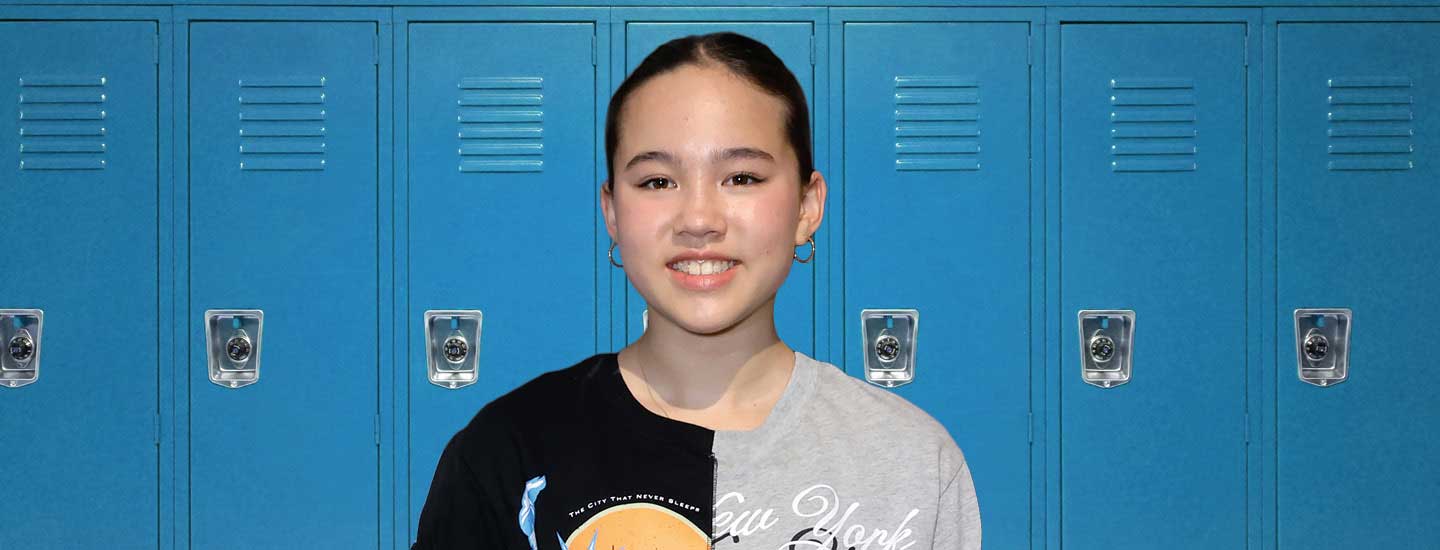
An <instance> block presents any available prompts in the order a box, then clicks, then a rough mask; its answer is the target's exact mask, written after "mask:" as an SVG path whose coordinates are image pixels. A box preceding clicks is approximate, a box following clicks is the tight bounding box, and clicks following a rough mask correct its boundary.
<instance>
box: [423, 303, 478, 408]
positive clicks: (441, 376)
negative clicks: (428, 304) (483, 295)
mask: <svg viewBox="0 0 1440 550" xmlns="http://www.w3.org/2000/svg"><path fill="white" fill-rule="evenodd" d="M483 317H484V316H483V314H482V313H481V312H480V310H478V309H432V310H429V311H426V312H425V342H426V353H425V357H426V359H425V368H426V372H427V378H428V379H429V380H430V383H431V384H435V385H436V386H440V387H442V388H445V389H450V390H458V389H460V388H463V387H465V386H469V385H471V384H474V383H475V381H476V380H477V379H478V376H479V370H480V323H481V321H482V320H483Z"/></svg>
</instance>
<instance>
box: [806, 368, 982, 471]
mask: <svg viewBox="0 0 1440 550" xmlns="http://www.w3.org/2000/svg"><path fill="white" fill-rule="evenodd" d="M799 357H800V358H799V361H801V362H806V361H808V362H809V363H810V364H809V365H808V367H809V368H812V369H814V370H815V390H816V391H814V392H813V393H812V395H811V397H810V399H811V400H812V406H810V407H807V408H809V409H811V411H812V412H813V413H818V414H819V415H820V416H821V417H822V418H824V420H819V421H821V422H835V423H839V425H838V426H836V428H838V429H841V430H843V431H844V432H847V433H852V434H866V435H872V436H873V440H872V441H873V443H874V444H876V445H880V446H885V447H887V448H889V449H892V450H893V451H892V452H906V451H913V452H915V453H917V454H918V455H927V458H929V459H930V460H934V461H937V462H938V463H939V465H940V470H941V471H942V472H946V471H952V472H953V471H955V470H957V469H959V467H960V466H961V465H962V464H963V463H964V460H965V457H964V453H963V452H962V451H961V449H960V446H959V445H958V444H957V443H956V442H955V439H954V438H953V437H951V435H950V430H949V429H947V428H946V427H945V425H944V424H942V423H941V422H940V421H939V420H936V419H935V417H934V416H932V415H931V414H930V413H928V412H926V411H925V410H924V409H921V408H920V407H919V406H917V405H915V404H914V403H911V402H910V400H908V399H905V398H904V397H902V396H901V395H900V394H898V393H896V392H894V391H893V390H889V389H885V388H881V387H879V386H875V385H873V384H870V383H868V382H865V381H864V380H860V379H859V378H855V377H853V376H850V375H849V374H846V373H845V371H844V370H842V369H841V368H840V367H838V366H836V365H834V364H831V363H828V362H824V361H818V360H815V359H811V358H810V357H808V356H805V355H804V354H799ZM817 420H818V419H817ZM917 458H918V456H917Z"/></svg>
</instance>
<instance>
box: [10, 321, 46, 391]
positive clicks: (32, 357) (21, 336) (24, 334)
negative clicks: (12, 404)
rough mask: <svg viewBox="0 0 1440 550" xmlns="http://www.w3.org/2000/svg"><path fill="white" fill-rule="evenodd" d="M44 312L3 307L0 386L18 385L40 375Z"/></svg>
mask: <svg viewBox="0 0 1440 550" xmlns="http://www.w3.org/2000/svg"><path fill="white" fill-rule="evenodd" d="M44 322H45V312H43V311H40V310H38V309H0V343H3V345H4V346H5V348H4V350H3V351H0V386H3V387H6V388H18V387H21V386H28V385H30V384H33V383H35V381H36V380H39V379H40V333H41V328H43V327H42V325H43V324H44Z"/></svg>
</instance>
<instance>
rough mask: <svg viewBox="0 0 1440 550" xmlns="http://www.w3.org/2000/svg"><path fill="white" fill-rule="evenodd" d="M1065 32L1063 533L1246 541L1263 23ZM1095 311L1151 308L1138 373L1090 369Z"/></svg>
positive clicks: (1144, 540) (1100, 543)
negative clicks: (1100, 378)
mask: <svg viewBox="0 0 1440 550" xmlns="http://www.w3.org/2000/svg"><path fill="white" fill-rule="evenodd" d="M1059 34H1060V44H1059V48H1060V52H1059V65H1060V66H1059V78H1060V81H1059V86H1060V88H1059V89H1060V94H1059V98H1058V101H1059V124H1060V127H1059V128H1052V131H1058V132H1059V151H1058V159H1059V193H1060V197H1059V205H1060V211H1059V213H1058V223H1059V224H1060V229H1059V239H1060V241H1059V243H1058V246H1059V254H1060V265H1059V273H1060V275H1059V277H1060V280H1059V288H1060V290H1059V292H1060V297H1059V303H1058V304H1055V306H1054V307H1052V308H1050V312H1051V315H1054V316H1055V317H1054V319H1055V322H1056V323H1058V325H1057V326H1058V330H1059V331H1060V336H1061V339H1060V349H1059V353H1060V358H1059V362H1058V364H1059V366H1060V369H1061V370H1060V373H1059V376H1060V402H1059V403H1058V404H1056V406H1058V407H1059V408H1060V411H1059V412H1060V416H1059V419H1060V420H1059V421H1060V426H1059V431H1060V476H1061V479H1060V484H1061V486H1060V488H1059V490H1060V510H1061V514H1062V517H1061V519H1060V525H1061V537H1062V540H1063V543H1064V545H1065V547H1066V548H1067V549H1086V548H1172V549H1197V550H1199V549H1214V548H1243V547H1244V546H1245V544H1246V538H1245V537H1246V530H1245V526H1246V502H1247V501H1246V470H1245V467H1246V451H1245V430H1246V417H1245V414H1246V373H1247V372H1248V370H1247V355H1246V342H1247V330H1246V311H1247V302H1246V300H1247V297H1246V265H1247V264H1246V242H1247V241H1246V223H1247V218H1246V200H1247V193H1246V188H1247V187H1246V186H1247V175H1246V174H1247V172H1246V164H1245V159H1246V158H1247V157H1246V143H1247V139H1246V136H1247V134H1246V117H1247V112H1248V111H1247V99H1246V86H1247V84H1246V82H1247V81H1246V71H1247V69H1246V60H1245V34H1246V29H1245V25H1244V24H1243V23H1145V24H1088V23H1067V24H1064V25H1062V26H1061V28H1060V33H1059ZM1052 74H1053V73H1052ZM1081 310H1132V311H1134V314H1135V319H1134V321H1135V322H1134V325H1133V326H1134V332H1133V338H1134V340H1133V343H1134V345H1133V348H1132V349H1133V370H1132V372H1131V376H1132V377H1131V379H1130V380H1129V382H1128V383H1124V384H1120V385H1114V386H1112V387H1109V388H1105V387H1102V386H1098V385H1090V384H1088V383H1087V381H1086V380H1085V379H1084V378H1083V377H1082V375H1081V369H1082V364H1081V362H1082V353H1085V352H1082V343H1081V342H1080V341H1079V333H1080V331H1079V330H1077V329H1078V328H1079V327H1078V325H1077V322H1078V320H1077V313H1078V312H1080V311H1081ZM1087 342H1088V341H1087ZM1085 351H1086V352H1088V351H1089V347H1088V345H1087V347H1086V348H1085Z"/></svg>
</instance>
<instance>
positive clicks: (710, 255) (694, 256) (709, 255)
mask: <svg viewBox="0 0 1440 550" xmlns="http://www.w3.org/2000/svg"><path fill="white" fill-rule="evenodd" d="M687 260H720V261H729V262H735V263H737V264H738V263H740V260H736V259H735V258H731V257H729V256H726V255H724V254H721V253H719V252H716V251H714V250H686V251H685V252H681V253H679V254H676V255H675V256H673V257H671V258H670V259H669V260H668V261H666V262H665V265H667V266H668V265H670V264H673V263H675V262H683V261H687Z"/></svg>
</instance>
